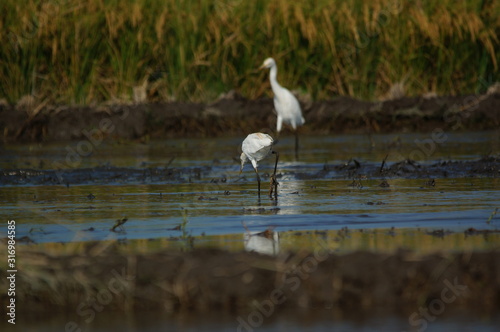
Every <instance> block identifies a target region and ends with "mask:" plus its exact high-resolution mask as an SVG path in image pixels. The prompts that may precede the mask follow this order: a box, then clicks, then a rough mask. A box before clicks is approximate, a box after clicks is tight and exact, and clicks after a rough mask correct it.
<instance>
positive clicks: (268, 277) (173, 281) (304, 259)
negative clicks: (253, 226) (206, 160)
mask: <svg viewBox="0 0 500 332" xmlns="http://www.w3.org/2000/svg"><path fill="white" fill-rule="evenodd" d="M120 246H123V245H121V244H119V243H116V242H115V243H114V244H112V245H110V244H109V243H103V242H99V243H86V245H85V247H84V250H82V252H81V253H77V254H60V255H54V254H47V253H44V252H43V251H39V250H32V249H30V247H25V248H20V250H19V253H18V260H19V264H20V266H22V269H19V271H18V273H17V276H16V280H17V281H16V303H17V302H18V303H21V304H22V305H20V307H19V308H18V310H19V311H24V312H40V311H41V312H53V311H55V310H57V312H64V311H65V310H66V311H67V312H71V313H73V314H74V312H75V308H77V307H78V306H81V304H82V303H84V304H85V303H86V301H91V300H92V299H94V300H93V301H94V302H95V301H96V298H97V299H98V300H99V301H101V300H102V299H105V300H106V310H112V309H115V310H120V311H132V310H143V309H147V310H149V311H160V312H172V313H175V312H181V311H196V312H203V311H206V312H208V311H214V310H222V311H225V312H227V313H232V314H234V313H240V314H241V313H242V314H244V315H245V314H249V313H251V312H252V311H253V310H259V309H258V308H259V306H261V307H262V306H264V307H267V308H269V306H270V305H271V306H272V307H273V310H274V311H276V312H278V311H280V310H283V309H286V308H302V309H312V308H315V309H322V310H323V309H329V310H334V311H340V312H352V310H355V312H356V314H361V313H367V312H369V311H370V310H375V309H377V308H379V309H380V308H385V309H387V310H389V311H393V312H394V313H399V314H404V315H408V314H409V313H411V312H416V311H417V310H418V308H424V309H425V308H428V307H429V306H432V305H434V306H435V305H436V303H435V302H436V301H440V306H442V305H443V302H444V303H445V304H444V305H446V306H450V307H451V306H452V307H453V308H454V309H460V308H463V309H467V310H470V311H472V312H481V313H482V314H487V313H491V312H495V310H498V308H499V307H500V265H499V264H498V261H499V259H500V252H498V251H493V252H461V253H435V254H430V255H417V254H415V253H413V252H411V251H398V252H396V253H393V254H385V253H373V252H353V253H349V254H333V253H331V252H329V251H328V250H327V249H323V248H322V246H321V243H318V246H317V248H316V249H315V250H314V251H306V250H298V251H296V252H293V253H292V252H286V253H280V254H279V255H278V256H276V257H271V256H265V255H260V254H256V253H248V252H236V253H234V252H228V251H224V250H219V249H195V250H192V251H188V252H173V251H168V250H163V251H160V252H154V253H141V254H138V253H127V254H124V253H123V251H120V250H119V249H120V248H119V247H120ZM7 282H8V281H7V279H6V278H0V285H1V286H2V287H3V288H5V287H7ZM444 289H447V290H446V291H443V290H444ZM111 292H113V293H111ZM104 293H106V294H104ZM443 294H445V295H446V298H445V299H443ZM6 296H7V295H6V294H5V292H4V293H2V295H1V298H2V302H3V303H5V301H7V300H6ZM109 297H113V300H112V301H110V300H109ZM451 299H452V300H451ZM445 301H446V302H445ZM101 303H102V302H101ZM270 303H273V304H270ZM433 303H434V304H433ZM90 305H91V302H88V306H90ZM431 309H432V308H431ZM244 317H246V315H245V316H244ZM82 318H84V317H82Z"/></svg>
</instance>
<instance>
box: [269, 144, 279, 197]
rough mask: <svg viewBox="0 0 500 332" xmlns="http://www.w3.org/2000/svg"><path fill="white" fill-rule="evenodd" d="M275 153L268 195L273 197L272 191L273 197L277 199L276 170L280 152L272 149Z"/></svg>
mask: <svg viewBox="0 0 500 332" xmlns="http://www.w3.org/2000/svg"><path fill="white" fill-rule="evenodd" d="M272 153H274V154H275V155H276V161H275V163H274V173H273V175H271V187H270V188H269V197H271V198H273V192H274V198H275V199H278V181H276V170H277V169H278V160H279V157H280V154H279V153H278V152H276V151H273V152H272Z"/></svg>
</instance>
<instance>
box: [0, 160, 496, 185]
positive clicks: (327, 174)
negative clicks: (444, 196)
mask: <svg viewBox="0 0 500 332" xmlns="http://www.w3.org/2000/svg"><path fill="white" fill-rule="evenodd" d="M213 171H214V167H213V166H202V167H180V168H175V167H146V168H125V167H113V166H106V167H94V168H74V169H65V170H43V169H12V170H1V171H0V185H61V184H62V185H66V186H70V185H80V184H137V183H140V184H142V183H192V182H203V181H205V182H206V181H212V182H216V181H219V180H220V179H217V178H213V179H210V178H207V177H209V176H210V174H212V173H213ZM218 171H223V169H222V168H221V167H218ZM285 172H286V176H287V177H289V178H290V177H294V178H296V179H299V180H319V179H353V182H352V184H351V185H352V186H354V187H360V186H363V181H364V180H366V179H380V186H381V187H390V179H391V178H406V179H414V178H416V179H419V178H422V179H428V180H427V181H425V183H423V185H425V186H428V187H433V186H435V183H436V180H435V179H439V178H447V177H450V178H462V177H477V176H481V177H492V178H498V177H500V157H497V156H488V157H483V158H481V159H478V160H473V161H441V162H438V163H434V164H431V165H424V164H421V163H418V162H416V161H413V160H410V159H406V160H402V161H400V162H396V163H385V162H383V161H381V163H380V164H374V163H361V162H358V161H356V160H355V159H352V160H350V161H348V162H346V163H342V164H336V165H326V164H325V165H324V166H323V168H321V169H319V170H318V171H313V172H311V171H309V172H302V171H301V170H300V168H299V169H298V170H293V171H289V170H286V171H285ZM267 177H268V174H263V178H266V179H267ZM282 177H283V171H280V170H279V169H278V173H277V179H278V180H279V179H280V178H282ZM224 180H225V179H224Z"/></svg>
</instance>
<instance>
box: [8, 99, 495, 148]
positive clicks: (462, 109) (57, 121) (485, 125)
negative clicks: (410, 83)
mask: <svg viewBox="0 0 500 332" xmlns="http://www.w3.org/2000/svg"><path fill="white" fill-rule="evenodd" d="M302 105H303V112H304V117H305V119H306V125H305V126H304V127H303V128H301V131H302V132H303V133H305V134H310V133H314V134H338V133H380V132H416V131H432V130H434V129H436V128H440V129H442V130H446V131H453V130H483V129H498V128H499V126H500V94H494V93H493V94H489V95H469V96H444V97H432V98H424V97H411V98H402V99H397V100H388V101H380V102H366V101H361V100H356V99H352V98H348V97H338V98H336V99H333V100H329V101H319V102H308V101H303V102H302ZM275 126H276V116H275V115H274V113H273V102H272V99H260V100H247V99H245V98H243V97H241V96H239V95H238V94H236V93H231V94H228V96H226V97H225V98H222V99H220V100H218V101H216V102H214V103H212V104H209V105H206V104H196V103H180V102H171V103H151V104H139V105H125V104H124V105H107V106H96V107H79V106H62V105H52V106H51V105H44V104H43V103H41V104H33V105H22V106H18V107H14V106H9V105H0V131H1V132H2V133H3V140H4V141H10V142H13V141H55V140H79V139H91V138H92V137H93V138H94V139H101V138H103V137H108V138H114V139H147V138H169V137H213V136H221V135H238V136H244V135H246V134H248V133H249V132H255V131H266V132H273V131H274V128H275Z"/></svg>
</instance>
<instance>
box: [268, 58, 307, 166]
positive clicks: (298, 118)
mask: <svg viewBox="0 0 500 332" xmlns="http://www.w3.org/2000/svg"><path fill="white" fill-rule="evenodd" d="M260 68H261V69H263V68H269V69H271V70H270V71H269V80H270V81H271V88H272V89H273V93H274V108H275V109H276V115H277V117H278V118H277V122H276V131H277V134H279V132H280V131H281V127H282V125H283V123H285V124H288V125H290V126H292V128H293V130H294V131H295V156H296V157H297V155H298V151H299V135H298V132H297V127H299V126H302V125H303V124H304V123H305V122H306V121H305V120H304V117H303V116H302V110H301V108H300V104H299V101H298V100H297V98H295V96H294V95H293V93H291V92H290V91H289V90H288V89H286V88H284V87H282V86H281V85H280V84H279V83H278V80H277V78H276V77H277V76H278V67H277V66H276V61H274V59H273V58H267V59H266V60H264V62H263V63H262V66H260Z"/></svg>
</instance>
